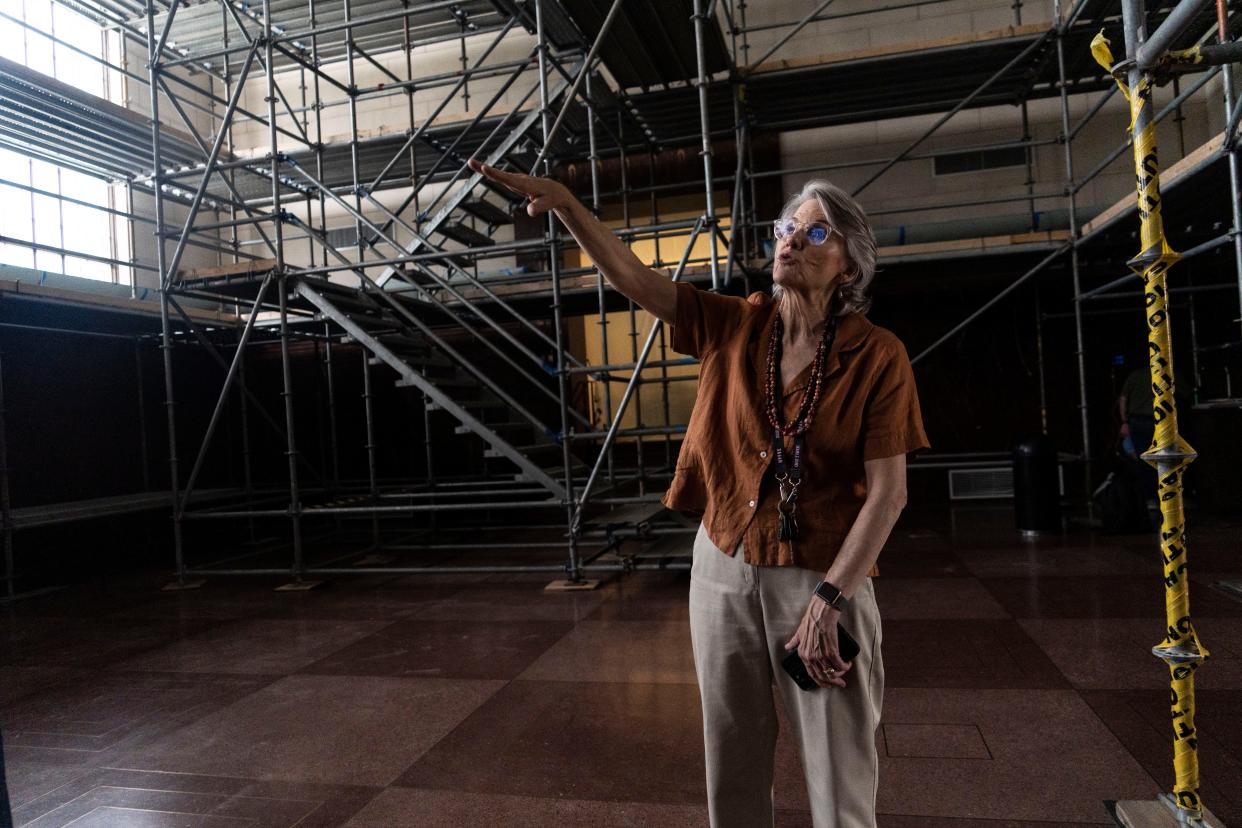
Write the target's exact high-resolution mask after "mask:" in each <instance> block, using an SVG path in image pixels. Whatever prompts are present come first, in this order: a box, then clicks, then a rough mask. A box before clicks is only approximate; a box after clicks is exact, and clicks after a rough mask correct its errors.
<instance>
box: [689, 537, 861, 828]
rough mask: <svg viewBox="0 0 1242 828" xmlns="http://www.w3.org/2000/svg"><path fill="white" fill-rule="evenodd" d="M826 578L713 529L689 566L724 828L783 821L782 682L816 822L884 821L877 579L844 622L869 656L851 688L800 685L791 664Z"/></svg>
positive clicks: (710, 784)
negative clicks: (757, 557) (878, 809)
mask: <svg viewBox="0 0 1242 828" xmlns="http://www.w3.org/2000/svg"><path fill="white" fill-rule="evenodd" d="M823 577H824V573H823V572H816V571H812V570H809V569H802V568H800V567H787V566H781V567H777V566H751V565H750V564H748V563H746V562H745V560H744V559H743V554H742V549H741V547H740V546H739V548H738V550H737V554H736V556H734V557H730V556H729V555H726V554H724V553H723V552H721V551H720V550H719V549H717V548H716V546H715V545H713V544H712V542H711V540H710V539H709V538H708V536H707V532H706V531H705V530H704V529H703V527H702V525H700V526H699V532H698V535H697V537H696V538H695V542H694V564H693V567H692V569H691V574H690V635H691V639H692V642H693V645H694V666H695V671H696V672H697V673H698V680H699V693H700V695H701V696H702V700H703V745H704V749H705V752H706V759H707V802H708V811H709V814H710V816H711V824H712V826H713V828H730V827H731V826H739V828H756V826H771V825H772V824H773V822H772V821H773V804H772V781H773V774H774V770H773V765H774V758H775V751H776V734H777V729H778V724H777V718H776V710H775V707H774V706H773V695H772V681H773V678H775V680H776V686H777V688H778V689H779V691H780V694H781V699H782V701H783V702H784V705H785V710H786V712H787V713H788V716H789V720H790V724H791V726H792V727H793V731H794V735H795V737H796V739H797V742H798V745H799V747H800V749H801V753H802V766H803V768H804V769H805V772H806V786H807V793H808V794H809V796H810V800H811V816H812V820H813V822H814V825H815V828H875V824H876V823H875V797H876V788H877V785H878V783H879V759H878V757H877V755H876V749H875V731H876V728H877V727H878V726H879V723H880V708H881V704H882V701H883V696H884V664H883V661H882V660H881V658H880V641H881V633H880V614H879V611H878V609H877V608H876V603H875V591H874V589H873V587H872V585H871V579H870V578H868V579H867V580H866V583H865V584H864V585H863V586H862V587H861V588H860V589H859V590H858V591H857V592H856V593H855V594H854V596H853V598H852V599H851V602H850V606H849V609H848V610H846V611H845V613H844V614H843V615H842V616H841V625H842V626H843V627H845V629H846V630H848V631H849V633H850V634H851V635H852V636H853V637H854V638H855V640H857V641H858V643H859V645H860V647H861V652H860V653H859V655H858V657H857V658H856V659H855V660H854V666H853V667H852V668H851V669H850V671H849V672H848V673H846V674H845V683H846V686H845V687H844V688H840V687H820V688H817V689H815V690H811V691H806V690H801V689H799V687H798V685H797V684H795V683H794V680H793V679H792V678H790V677H789V674H788V673H786V672H785V671H784V669H782V668H781V664H780V660H781V657H782V655H783V654H784V652H785V642H786V641H788V640H789V639H790V638H791V637H792V636H793V634H794V633H795V632H796V631H797V629H798V624H799V623H800V622H801V620H802V615H803V613H804V612H806V608H807V605H808V603H809V602H810V599H811V597H812V592H813V591H814V589H815V585H816V584H817V583H819V581H820V580H822V579H823Z"/></svg>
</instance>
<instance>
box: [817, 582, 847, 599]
mask: <svg viewBox="0 0 1242 828" xmlns="http://www.w3.org/2000/svg"><path fill="white" fill-rule="evenodd" d="M815 591H816V592H817V593H819V595H820V597H821V598H824V599H825V600H827V601H828V603H830V604H831V603H832V602H833V601H835V600H837V597H838V596H839V595H840V594H841V590H839V589H837V588H836V587H834V586H833V585H832V584H830V583H828V582H827V581H820V584H819V586H818V587H816V588H815Z"/></svg>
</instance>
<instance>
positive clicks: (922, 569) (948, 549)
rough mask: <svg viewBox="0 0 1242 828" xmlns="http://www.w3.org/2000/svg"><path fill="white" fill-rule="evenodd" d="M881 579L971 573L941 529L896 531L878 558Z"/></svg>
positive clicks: (940, 576) (941, 576) (877, 564)
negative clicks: (933, 530) (935, 530)
mask: <svg viewBox="0 0 1242 828" xmlns="http://www.w3.org/2000/svg"><path fill="white" fill-rule="evenodd" d="M876 566H878V567H879V569H880V575H879V577H880V578H944V577H949V576H963V575H964V576H969V575H970V574H971V573H970V570H968V569H967V568H966V567H965V565H963V563H962V561H961V559H960V558H958V556H957V554H956V553H955V552H954V551H953V548H952V546H951V544H950V543H949V540H948V539H947V538H945V537H944V536H943V535H941V534H940V533H938V532H929V531H908V532H904V533H902V532H898V531H896V530H895V531H894V532H893V534H892V535H890V536H889V539H888V542H887V543H885V544H884V549H883V551H881V552H880V557H879V558H878V559H877V561H876Z"/></svg>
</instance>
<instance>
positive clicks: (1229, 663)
mask: <svg viewBox="0 0 1242 828" xmlns="http://www.w3.org/2000/svg"><path fill="white" fill-rule="evenodd" d="M1191 606H1192V607H1193V606H1194V604H1193V603H1192V605H1191ZM1018 623H1020V624H1021V625H1022V628H1023V629H1024V630H1026V632H1027V634H1028V635H1029V636H1030V637H1031V638H1032V639H1034V641H1035V642H1036V643H1037V644H1038V645H1039V648H1040V649H1041V650H1042V651H1043V652H1045V653H1047V654H1048V657H1049V658H1051V659H1052V661H1054V662H1055V663H1056V665H1057V668H1058V669H1059V670H1060V671H1061V672H1062V673H1063V674H1064V675H1065V677H1066V678H1067V679H1069V681H1070V682H1072V683H1073V685H1074V686H1075V687H1078V688H1083V689H1087V688H1090V689H1094V690H1127V689H1142V688H1152V689H1155V688H1161V687H1168V685H1169V671H1168V668H1167V667H1165V665H1164V663H1163V662H1161V661H1160V660H1159V659H1157V658H1156V657H1155V656H1153V655H1152V653H1151V648H1152V647H1154V646H1156V645H1157V644H1159V643H1161V642H1162V641H1163V640H1164V634H1165V632H1164V631H1165V626H1164V623H1163V620H1162V619H1155V618H1100V619H1093V618H1086V619H1074V620H1064V619H1043V618H1031V619H1024V620H1022V621H1019V622H1018ZM1194 623H1195V631H1196V632H1197V633H1198V636H1199V639H1200V640H1201V641H1202V642H1203V644H1204V646H1206V647H1207V650H1208V652H1209V653H1210V658H1209V659H1208V660H1207V662H1206V663H1205V664H1204V665H1203V667H1202V668H1201V669H1200V670H1198V671H1197V672H1196V673H1195V683H1196V686H1199V687H1203V688H1206V689H1210V690H1217V689H1231V690H1239V689H1242V619H1240V618H1196V619H1195V622H1194Z"/></svg>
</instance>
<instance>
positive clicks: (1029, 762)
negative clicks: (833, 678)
mask: <svg viewBox="0 0 1242 828" xmlns="http://www.w3.org/2000/svg"><path fill="white" fill-rule="evenodd" d="M883 719H884V722H885V724H886V726H888V725H891V724H898V723H901V724H925V725H957V726H973V727H977V728H978V731H979V733H980V734H981V736H982V739H983V741H984V742H985V743H986V745H987V749H988V751H989V754H990V755H991V759H989V760H980V759H973V758H972V759H950V758H914V757H911V758H898V757H882V758H881V759H880V788H879V794H878V802H877V810H878V812H879V813H882V814H886V815H887V814H893V815H903V816H909V817H911V818H918V819H921V820H924V821H923V822H920V823H918V824H919V825H938V824H940V823H939V820H941V819H946V820H947V819H962V818H973V819H987V820H1015V821H1017V820H1027V821H1034V822H1039V821H1042V822H1044V823H1045V824H1056V825H1062V824H1073V823H1075V822H1098V823H1107V821H1108V819H1107V816H1106V815H1105V813H1104V811H1103V808H1102V802H1103V800H1105V799H1149V798H1155V796H1156V795H1157V794H1158V793H1159V792H1160V786H1159V785H1158V784H1157V783H1156V782H1155V780H1154V779H1152V777H1151V776H1150V775H1149V774H1148V773H1147V772H1146V771H1145V770H1144V769H1143V767H1142V766H1141V765H1140V764H1139V763H1138V762H1137V761H1136V760H1135V759H1134V757H1132V756H1131V755H1130V754H1129V752H1128V751H1127V750H1126V749H1125V748H1124V747H1123V746H1122V745H1121V744H1120V743H1119V742H1118V741H1117V739H1116V738H1114V737H1113V735H1112V734H1111V733H1109V731H1108V729H1107V728H1105V727H1104V725H1103V724H1102V723H1101V722H1100V720H1099V719H1098V717H1097V716H1096V715H1095V714H1094V713H1093V712H1092V710H1091V708H1089V707H1088V706H1087V705H1086V703H1085V702H1083V700H1082V699H1081V698H1079V697H1078V695H1077V693H1075V692H1074V691H1071V690H944V689H920V690H915V689H895V690H890V691H888V692H886V694H885V699H884V714H883ZM1050 757H1056V758H1055V760H1052V759H1051V758H1050ZM946 824H949V825H952V823H946ZM967 824H969V823H967Z"/></svg>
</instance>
